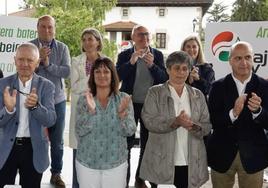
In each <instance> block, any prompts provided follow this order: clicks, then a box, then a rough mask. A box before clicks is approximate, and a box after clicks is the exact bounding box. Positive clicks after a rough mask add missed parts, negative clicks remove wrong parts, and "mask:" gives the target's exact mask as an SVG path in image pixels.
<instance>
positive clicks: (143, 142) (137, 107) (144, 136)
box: [127, 103, 148, 185]
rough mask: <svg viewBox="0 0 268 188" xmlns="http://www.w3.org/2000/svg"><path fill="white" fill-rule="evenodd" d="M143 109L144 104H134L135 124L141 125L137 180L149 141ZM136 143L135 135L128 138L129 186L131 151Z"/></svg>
mask: <svg viewBox="0 0 268 188" xmlns="http://www.w3.org/2000/svg"><path fill="white" fill-rule="evenodd" d="M142 107H143V104H142V103H133V108H134V118H135V122H136V124H138V122H139V123H140V155H139V163H138V167H137V170H136V175H135V178H139V175H140V165H141V161H142V157H143V153H144V150H145V146H146V142H147V139H148V130H147V129H146V128H145V126H144V123H143V121H142V119H141V110H142ZM134 142H135V134H134V135H132V136H131V137H127V143H128V169H127V185H128V183H129V179H130V151H131V148H132V147H133V146H134Z"/></svg>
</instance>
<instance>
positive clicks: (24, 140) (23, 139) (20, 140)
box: [15, 137, 31, 146]
mask: <svg viewBox="0 0 268 188" xmlns="http://www.w3.org/2000/svg"><path fill="white" fill-rule="evenodd" d="M29 143H31V138H30V137H16V139H15V144H16V145H18V146H22V145H25V144H29Z"/></svg>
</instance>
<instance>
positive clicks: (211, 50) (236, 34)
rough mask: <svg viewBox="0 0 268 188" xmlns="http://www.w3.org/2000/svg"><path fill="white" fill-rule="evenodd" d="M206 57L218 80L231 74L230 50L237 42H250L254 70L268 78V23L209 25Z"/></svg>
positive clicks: (206, 33) (206, 31)
mask: <svg viewBox="0 0 268 188" xmlns="http://www.w3.org/2000/svg"><path fill="white" fill-rule="evenodd" d="M205 35H206V38H205V56H206V59H207V61H208V62H209V63H212V64H213V69H214V71H215V76H216V79H219V78H222V77H224V76H225V75H227V74H228V73H230V72H231V68H230V65H229V62H228V56H229V50H230V47H231V46H232V44H234V43H235V42H236V41H246V42H249V43H250V44H251V45H252V47H253V50H254V69H253V71H254V72H255V73H257V74H258V75H259V76H262V77H264V78H268V67H267V56H268V55H267V54H268V22H267V21H265V22H221V23H208V24H207V27H206V29H205Z"/></svg>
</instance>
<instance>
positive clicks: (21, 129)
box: [0, 43, 56, 188]
mask: <svg viewBox="0 0 268 188" xmlns="http://www.w3.org/2000/svg"><path fill="white" fill-rule="evenodd" d="M38 65H39V51H38V48H37V47H36V46H35V45H33V44H31V43H24V44H22V45H20V46H19V47H18V49H17V51H16V56H15V66H16V69H17V74H14V75H11V76H8V77H6V78H2V79H1V80H0V92H1V93H0V129H1V131H0V133H2V134H1V135H0V153H1V155H0V187H1V188H2V187H3V186H4V185H10V184H14V183H15V178H16V175H17V171H18V173H19V175H20V185H21V186H22V188H29V187H35V188H39V187H40V183H41V179H42V173H43V172H44V171H45V170H46V169H47V167H48V165H49V157H48V138H47V136H46V134H45V129H46V127H51V126H52V125H53V124H54V123H55V122H56V112H55V108H54V98H53V95H54V93H55V86H54V84H53V83H51V82H50V81H49V80H47V79H45V78H43V77H40V76H38V75H36V74H35V73H34V71H35V69H36V68H37V67H38Z"/></svg>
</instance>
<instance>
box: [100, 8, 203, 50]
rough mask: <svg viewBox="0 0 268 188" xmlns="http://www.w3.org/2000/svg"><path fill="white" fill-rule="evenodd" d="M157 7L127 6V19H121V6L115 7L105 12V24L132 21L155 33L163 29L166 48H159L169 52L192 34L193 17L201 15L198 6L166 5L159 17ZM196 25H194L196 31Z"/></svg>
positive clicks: (178, 46)
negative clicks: (165, 35)
mask: <svg viewBox="0 0 268 188" xmlns="http://www.w3.org/2000/svg"><path fill="white" fill-rule="evenodd" d="M158 8H159V7H129V17H128V19H122V16H121V15H122V14H121V7H115V8H113V9H112V10H111V11H110V12H108V13H107V14H106V19H105V21H104V23H103V24H104V25H105V24H110V23H113V22H117V21H132V22H135V23H138V24H141V25H144V26H146V27H147V28H148V29H149V31H150V32H151V33H152V34H153V35H155V33H156V32H160V31H164V32H165V33H166V34H167V48H166V49H160V50H161V51H162V52H163V53H164V54H169V53H171V52H173V51H175V50H179V49H180V45H181V42H182V40H183V39H184V38H185V37H187V36H188V35H190V34H193V22H192V21H193V19H194V18H198V19H200V17H201V14H202V13H201V8H200V7H166V16H165V17H159V16H158V12H157V10H158ZM197 28H198V26H196V31H197V30H198V29H197Z"/></svg>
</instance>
